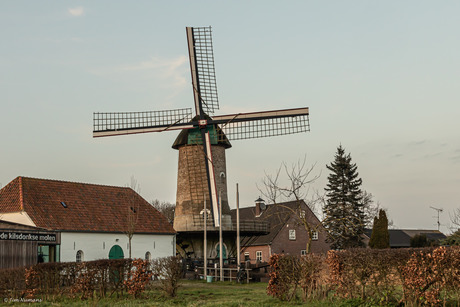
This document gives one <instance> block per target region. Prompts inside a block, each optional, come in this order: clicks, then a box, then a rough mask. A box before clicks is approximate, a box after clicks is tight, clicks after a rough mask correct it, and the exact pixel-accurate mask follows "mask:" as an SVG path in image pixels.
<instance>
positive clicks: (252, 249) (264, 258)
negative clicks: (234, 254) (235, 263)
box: [241, 245, 270, 263]
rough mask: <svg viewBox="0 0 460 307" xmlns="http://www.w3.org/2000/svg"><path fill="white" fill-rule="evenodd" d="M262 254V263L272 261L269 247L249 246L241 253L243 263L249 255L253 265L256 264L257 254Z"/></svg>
mask: <svg viewBox="0 0 460 307" xmlns="http://www.w3.org/2000/svg"><path fill="white" fill-rule="evenodd" d="M257 251H261V252H262V262H268V260H269V259H270V247H269V246H268V245H259V246H249V247H246V248H245V249H244V250H243V252H242V253H241V262H243V261H244V259H245V258H244V257H245V253H249V259H250V261H251V263H256V252H257Z"/></svg>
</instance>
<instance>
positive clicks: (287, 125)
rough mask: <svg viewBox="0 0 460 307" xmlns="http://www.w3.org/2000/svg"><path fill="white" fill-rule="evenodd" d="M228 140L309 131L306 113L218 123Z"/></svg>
mask: <svg viewBox="0 0 460 307" xmlns="http://www.w3.org/2000/svg"><path fill="white" fill-rule="evenodd" d="M220 127H221V128H222V130H223V132H224V133H225V135H226V136H227V138H228V139H229V140H230V141H235V140H244V139H254V138H263V137H270V136H278V135H285V134H294V133H301V132H307V131H310V122H309V118H308V114H305V115H297V116H290V117H272V118H264V119H256V120H251V121H241V122H229V123H227V124H222V125H220Z"/></svg>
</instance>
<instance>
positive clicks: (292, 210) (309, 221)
mask: <svg viewBox="0 0 460 307" xmlns="http://www.w3.org/2000/svg"><path fill="white" fill-rule="evenodd" d="M314 167H315V165H312V166H310V167H307V166H306V157H304V158H303V160H299V161H297V163H295V164H293V165H291V166H290V167H288V165H287V164H286V163H284V162H283V163H282V164H281V166H280V167H279V169H278V170H277V172H276V174H275V175H274V176H272V175H269V174H265V177H264V179H263V186H264V189H263V190H261V189H260V188H259V191H260V192H261V193H262V194H263V196H264V197H265V198H266V199H268V201H269V202H271V203H272V204H273V206H274V207H278V208H282V209H283V210H273V212H272V213H271V214H280V215H286V214H289V215H290V216H294V217H295V219H296V221H297V223H298V225H302V226H303V228H304V229H305V231H306V232H307V233H308V239H307V242H306V252H307V253H309V252H310V251H311V242H312V238H313V234H314V232H319V231H322V230H323V227H322V221H320V220H319V219H317V218H315V217H313V218H312V216H311V214H313V215H314V214H315V211H316V210H315V209H316V206H317V205H318V204H322V202H323V201H324V200H323V196H322V195H320V194H319V193H314V195H313V196H310V194H312V192H311V184H312V183H313V182H315V180H317V179H318V178H319V175H313V174H312V172H313V169H314ZM281 174H283V175H285V176H286V177H287V184H286V185H284V186H283V185H282V184H281V183H280V175H281ZM307 198H309V199H307ZM286 201H290V202H291V204H292V202H293V203H294V205H284V204H283V202H286ZM304 206H307V208H305V207H304ZM305 209H310V210H309V211H311V214H309V212H306V210H305ZM283 220H285V217H284V216H279V221H280V222H282V221H283Z"/></svg>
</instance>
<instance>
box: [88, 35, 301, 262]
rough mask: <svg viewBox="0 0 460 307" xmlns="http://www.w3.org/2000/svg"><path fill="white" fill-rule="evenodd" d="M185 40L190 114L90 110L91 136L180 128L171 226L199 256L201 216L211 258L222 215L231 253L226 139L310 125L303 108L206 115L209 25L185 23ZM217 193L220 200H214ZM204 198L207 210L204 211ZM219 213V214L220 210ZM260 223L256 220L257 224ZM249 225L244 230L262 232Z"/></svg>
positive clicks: (189, 252)
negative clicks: (174, 208)
mask: <svg viewBox="0 0 460 307" xmlns="http://www.w3.org/2000/svg"><path fill="white" fill-rule="evenodd" d="M186 32H187V44H188V51H189V59H190V69H191V76H192V89H193V96H194V102H195V105H194V106H195V108H194V109H195V110H194V111H195V112H194V113H195V114H193V112H192V109H191V108H186V109H176V110H166V111H149V112H121V113H99V112H98V113H94V117H93V137H105V136H116V135H126V134H136V133H148V132H163V131H169V130H182V131H181V133H180V134H179V136H178V137H177V138H176V140H175V142H174V144H173V146H172V147H173V148H174V149H177V150H179V163H178V180H177V194H176V211H175V218H174V228H175V230H176V231H177V232H178V242H182V253H183V254H185V255H186V256H189V257H191V258H202V257H203V256H204V255H203V248H202V246H203V239H202V236H203V228H204V225H205V223H204V220H203V217H204V216H203V215H204V214H205V213H206V212H208V211H209V213H210V214H209V217H210V219H209V221H208V222H207V223H206V225H207V229H208V231H209V234H210V237H209V242H208V246H209V247H208V248H207V250H208V251H209V253H208V255H206V257H207V258H209V257H215V256H216V255H217V254H218V253H219V251H218V250H216V245H215V242H216V241H215V238H216V235H217V229H219V227H220V224H221V220H222V229H223V231H224V232H226V238H230V239H227V240H225V241H224V242H225V244H226V246H227V247H226V250H223V254H224V256H225V254H227V256H229V255H230V254H236V250H235V248H234V244H233V242H235V241H234V239H235V237H234V232H235V225H234V221H232V220H231V218H230V215H229V213H230V208H229V204H228V198H227V172H226V161H225V150H226V149H228V148H230V147H231V144H230V142H229V140H232V141H233V140H242V139H251V138H261V137H271V136H278V135H285V134H292V133H300V132H306V131H309V130H310V125H309V119H308V116H309V110H308V108H307V107H304V108H298V109H285V110H275V111H261V112H253V113H237V114H229V115H218V116H217V115H216V116H214V115H213V116H211V115H210V114H213V113H214V112H215V110H218V109H219V102H218V96H217V86H216V78H215V69H214V55H213V47H212V37H211V27H202V28H195V27H193V28H192V27H187V28H186ZM219 195H220V199H219ZM205 202H206V208H207V210H204V203H205ZM220 213H222V214H221V215H220ZM259 226H260V225H259ZM259 226H258V225H256V224H254V226H253V227H250V226H247V227H245V229H246V230H245V232H244V231H243V233H245V234H246V235H254V234H259V235H260V234H261V233H263V232H264V231H267V229H266V228H264V227H262V228H260V227H259Z"/></svg>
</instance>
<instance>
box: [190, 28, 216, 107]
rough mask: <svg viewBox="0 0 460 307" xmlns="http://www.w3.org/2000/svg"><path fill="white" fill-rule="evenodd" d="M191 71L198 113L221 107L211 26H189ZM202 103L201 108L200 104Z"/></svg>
mask: <svg viewBox="0 0 460 307" xmlns="http://www.w3.org/2000/svg"><path fill="white" fill-rule="evenodd" d="M187 40H188V50H189V56H190V71H191V73H192V85H193V96H194V98H195V109H196V113H197V115H200V116H201V111H203V112H204V113H206V114H210V113H214V111H215V110H218V109H219V99H218V97H217V85H216V72H215V68H214V53H213V47H212V37H211V27H203V28H192V27H187ZM200 104H201V108H200V106H199V105H200Z"/></svg>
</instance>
